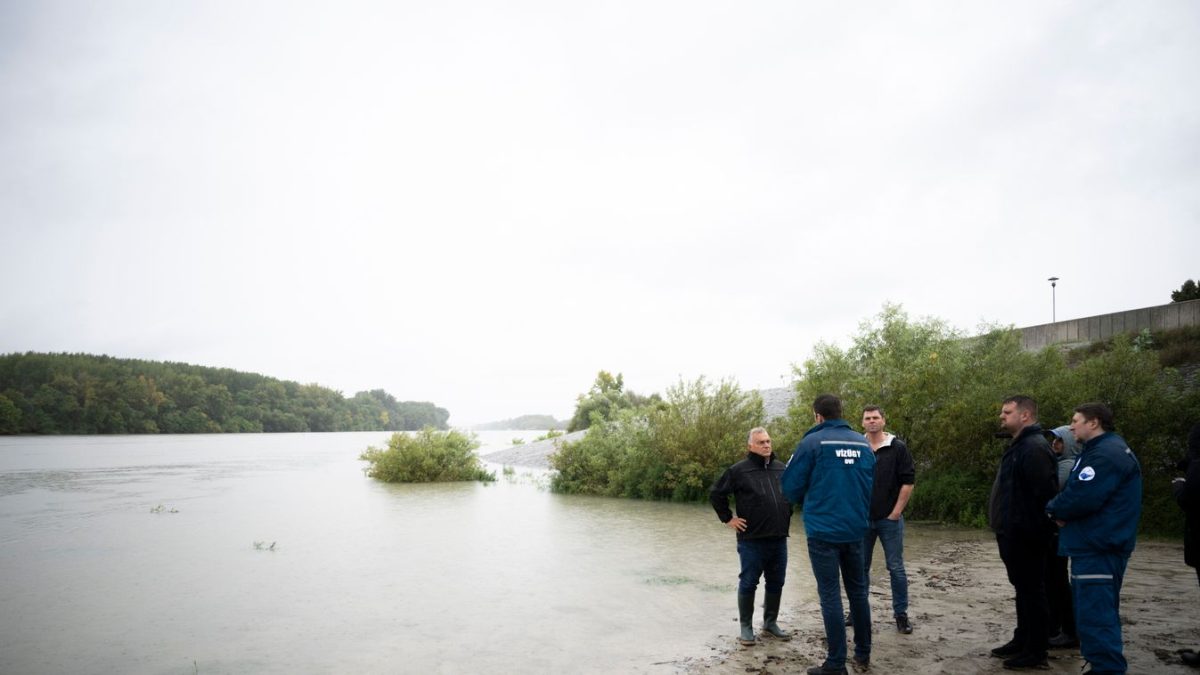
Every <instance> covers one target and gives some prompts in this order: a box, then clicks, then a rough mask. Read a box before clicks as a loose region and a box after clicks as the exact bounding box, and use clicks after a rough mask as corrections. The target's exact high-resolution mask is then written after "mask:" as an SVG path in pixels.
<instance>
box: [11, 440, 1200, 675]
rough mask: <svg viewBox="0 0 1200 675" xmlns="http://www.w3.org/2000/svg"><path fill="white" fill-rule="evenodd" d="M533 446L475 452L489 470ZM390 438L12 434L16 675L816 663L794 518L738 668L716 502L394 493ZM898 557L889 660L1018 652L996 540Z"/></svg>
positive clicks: (1145, 604) (879, 619)
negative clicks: (372, 474) (764, 625)
mask: <svg viewBox="0 0 1200 675" xmlns="http://www.w3.org/2000/svg"><path fill="white" fill-rule="evenodd" d="M521 433H523V432H489V433H487V434H482V435H481V438H482V440H484V442H485V445H484V448H481V453H486V452H488V451H489V450H495V449H501V448H503V447H506V446H507V445H508V444H509V441H510V440H511V439H512V438H513V437H514V436H519V435H520V434H521ZM527 433H528V436H529V437H530V438H532V437H533V436H535V435H536V434H535V433H534V432H527ZM386 438H387V434H381V433H360V434H284V435H238V436H228V435H227V436H137V437H130V436H126V437H64V438H4V439H0V569H3V570H4V574H3V575H0V606H3V607H4V608H5V611H4V612H3V613H2V615H0V672H2V673H22V674H25V673H32V674H38V673H56V674H58V673H197V672H198V673H246V672H255V673H346V672H354V673H395V672H422V673H429V672H432V673H475V672H495V673H529V672H584V673H614V672H646V673H680V672H701V673H735V672H737V673H743V672H746V670H747V668H751V669H753V670H754V671H756V672H759V671H762V670H763V669H764V668H765V669H766V671H767V672H779V673H784V672H795V671H796V670H803V668H802V667H801V666H802V665H803V666H807V665H811V664H813V663H816V662H817V661H818V660H819V653H820V652H821V650H822V649H823V648H822V647H821V644H820V643H821V640H820V636H821V632H820V626H819V612H818V611H817V609H816V591H815V587H814V586H813V584H812V578H811V573H810V572H809V571H808V561H807V555H806V551H805V548H804V545H803V537H802V536H801V532H802V526H801V524H800V522H799V520H797V521H796V522H795V523H794V525H793V535H794V536H793V539H792V542H791V551H792V554H791V562H790V564H789V567H788V585H787V587H786V589H785V593H784V605H783V619H784V620H785V621H786V623H788V625H789V627H790V628H792V629H795V630H798V632H799V633H800V635H799V636H798V638H797V639H796V640H794V641H793V642H791V643H787V644H786V645H774V646H771V647H756V648H754V649H752V650H740V649H737V648H736V647H735V646H734V643H733V637H734V635H735V632H736V625H737V624H736V609H735V603H734V596H735V584H736V575H737V569H738V563H737V553H736V550H735V548H734V543H733V535H732V533H731V532H730V531H729V530H728V529H727V528H724V527H722V526H721V525H720V524H719V523H718V522H717V520H716V518H715V516H714V515H713V513H712V510H711V509H710V508H709V507H707V506H705V505H697V504H664V503H652V502H637V501H629V500H616V499H601V498H589V497H577V496H565V495H554V494H550V493H549V492H548V491H546V489H545V477H544V474H542V473H539V472H532V471H527V470H523V469H516V470H515V471H512V472H510V473H509V474H505V473H504V472H502V471H498V474H499V475H498V477H499V478H500V480H498V481H497V482H496V483H495V484H491V485H484V484H476V483H459V484H443V485H387V484H382V483H379V482H377V481H373V480H371V479H368V478H366V477H365V476H364V475H363V473H362V468H363V463H362V462H359V461H358V460H357V457H358V454H359V453H360V452H361V451H362V450H363V449H365V448H366V446H367V445H372V444H374V445H381V444H382V443H383V442H384V441H385V440H386ZM906 544H907V547H908V555H907V559H908V560H909V574H910V577H911V578H912V587H913V591H912V595H913V599H912V605H913V608H912V612H913V618H914V622H915V623H916V625H917V629H916V632H914V633H913V635H911V636H898V635H896V634H895V632H894V630H889V625H888V624H887V623H885V622H884V617H885V614H884V607H885V599H886V592H887V589H886V574H885V573H883V572H882V568H880V570H879V571H878V572H877V574H876V576H875V582H876V583H875V588H874V589H873V591H874V593H873V596H872V603H873V606H874V607H875V611H876V628H877V629H878V636H877V640H876V642H877V649H876V660H877V661H876V662H877V663H879V664H881V666H883V667H884V668H887V670H888V671H894V672H946V673H952V672H953V673H963V672H998V669H999V663H998V662H996V660H995V659H991V660H990V661H989V659H987V657H986V656H982V654H985V653H986V649H987V648H990V647H991V646H995V645H996V644H999V643H1000V642H1003V641H1004V640H1005V639H1007V636H1004V635H1002V633H1003V632H1004V631H1006V630H1008V628H1009V627H1010V626H1011V615H1012V605H1011V601H1010V598H1011V590H1010V589H1009V588H1008V587H1007V584H1006V582H1004V579H1003V569H1002V567H1001V566H1000V563H999V559H998V557H997V556H996V555H995V552H994V545H993V544H992V543H991V540H990V539H989V538H988V536H987V534H986V533H981V532H975V531H970V530H961V529H948V528H941V527H936V526H922V525H918V524H913V525H911V526H910V528H909V530H908V538H907V541H906ZM1177 549H1178V545H1143V546H1142V547H1139V550H1138V553H1137V554H1135V556H1134V560H1133V563H1132V564H1131V566H1130V573H1129V576H1128V581H1127V584H1126V594H1125V596H1124V598H1125V604H1124V605H1123V607H1122V613H1123V615H1125V616H1127V617H1128V618H1129V620H1130V622H1131V625H1130V627H1129V629H1128V630H1129V633H1130V635H1131V636H1132V638H1133V640H1134V642H1135V644H1134V649H1132V650H1131V652H1132V653H1131V656H1130V659H1131V664H1134V665H1136V666H1138V667H1139V668H1148V667H1151V666H1152V667H1153V668H1151V670H1150V672H1173V671H1171V670H1169V669H1168V670H1163V669H1160V668H1159V665H1160V664H1165V662H1161V661H1155V660H1154V659H1155V656H1154V654H1155V652H1154V651H1153V650H1154V649H1155V648H1162V649H1168V648H1174V647H1175V646H1193V647H1195V646H1200V634H1197V628H1196V627H1197V623H1198V622H1197V621H1196V612H1197V610H1196V604H1197V603H1196V602H1195V601H1196V599H1197V594H1198V593H1200V590H1198V589H1197V588H1196V578H1195V575H1194V573H1193V571H1192V570H1191V569H1190V568H1185V567H1183V566H1182V560H1181V556H1180V555H1179V553H1178V550H1177ZM879 557H880V556H877V558H879ZM879 564H880V565H881V564H882V561H879ZM881 594H883V595H881ZM1147 654H1148V655H1149V656H1147ZM889 664H890V665H889ZM1077 665H1078V663H1077V662H1075V663H1074V667H1077ZM1063 667H1064V668H1065V662H1064V665H1063ZM1163 667H1166V668H1169V666H1165V665H1164V666H1163ZM939 668H940V671H939V670H938V669H939ZM973 668H974V669H975V670H972V669H973ZM1179 668H1182V666H1179ZM1062 672H1074V671H1068V670H1063V671H1062ZM1135 672H1148V671H1147V670H1138V671H1135ZM1179 672H1188V671H1185V670H1180V671H1179Z"/></svg>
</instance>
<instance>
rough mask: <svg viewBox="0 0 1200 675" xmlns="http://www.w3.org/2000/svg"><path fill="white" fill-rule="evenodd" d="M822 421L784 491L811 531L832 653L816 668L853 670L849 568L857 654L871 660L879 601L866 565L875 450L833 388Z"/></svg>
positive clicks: (818, 406) (816, 407)
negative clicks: (846, 606)
mask: <svg viewBox="0 0 1200 675" xmlns="http://www.w3.org/2000/svg"><path fill="white" fill-rule="evenodd" d="M813 413H814V414H815V416H816V421H817V425H816V426H814V427H813V428H811V429H809V430H808V432H807V433H805V434H804V438H803V439H802V440H801V441H800V445H798V446H797V447H796V451H795V452H794V453H792V458H791V459H790V460H788V464H787V468H786V469H785V470H784V472H783V494H784V496H786V497H787V499H788V501H790V502H791V503H793V504H800V505H802V508H803V510H804V533H805V535H806V536H807V538H808V558H809V560H810V561H811V562H812V569H813V577H814V578H815V579H816V580H817V594H818V595H819V596H820V599H821V618H822V619H823V620H824V622H825V639H826V641H827V642H828V643H829V653H828V655H827V656H826V658H825V662H824V663H822V664H821V665H819V666H814V667H812V668H809V669H808V673H809V675H836V674H838V673H843V674H844V673H846V626H845V625H844V624H843V622H842V592H841V585H840V584H839V583H838V572H839V570H840V571H841V573H842V575H843V581H845V584H846V596H847V597H848V598H850V613H851V614H852V615H853V618H854V662H855V663H856V664H858V665H859V666H863V667H865V666H868V664H870V662H871V609H870V606H869V605H868V604H867V583H866V574H865V571H864V569H863V538H864V537H865V536H866V534H867V528H868V527H869V526H870V523H869V521H868V508H869V506H870V503H871V487H872V484H873V481H874V475H875V453H873V452H871V445H870V444H869V443H867V439H866V437H864V436H863V435H862V434H860V433H857V432H855V431H853V430H852V429H851V428H850V424H849V423H847V422H846V420H844V419H842V402H841V400H840V399H838V397H836V396H833V395H831V394H822V395H820V396H818V397H817V399H816V400H815V401H813Z"/></svg>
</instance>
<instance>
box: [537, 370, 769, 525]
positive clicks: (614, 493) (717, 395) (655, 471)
mask: <svg viewBox="0 0 1200 675" xmlns="http://www.w3.org/2000/svg"><path fill="white" fill-rule="evenodd" d="M762 417H763V406H762V398H761V397H760V396H759V395H758V393H757V392H743V391H741V389H739V388H738V386H737V385H736V384H734V383H733V382H729V381H722V382H719V383H716V384H713V383H710V382H708V381H706V380H705V379H704V378H700V379H698V380H696V381H695V382H682V381H681V382H680V383H679V384H677V385H675V386H673V387H671V388H669V389H668V390H667V396H666V399H665V400H664V401H656V402H654V403H652V404H649V405H646V406H642V407H638V408H621V409H616V410H614V411H613V412H612V414H611V416H610V417H608V418H604V417H601V416H595V417H594V418H593V424H592V425H591V426H590V427H589V428H588V433H587V436H584V437H583V438H582V439H581V440H578V441H575V442H573V443H564V444H563V445H562V446H561V447H560V448H559V451H558V452H557V453H555V454H554V455H552V456H551V459H550V461H551V465H552V466H553V467H554V468H555V469H557V470H558V472H557V473H556V474H554V477H553V478H552V479H551V489H552V490H553V491H555V492H566V493H581V494H595V495H605V496H610V497H634V498H639V499H669V500H672V501H701V500H703V499H705V498H707V496H708V488H709V486H711V485H712V483H713V481H715V480H716V479H717V477H718V476H720V475H721V472H722V471H724V470H725V469H726V468H727V467H728V466H729V465H730V464H732V463H734V462H736V461H738V460H739V459H741V458H742V457H743V456H744V455H745V453H746V433H747V432H748V431H749V430H750V429H751V428H752V427H756V426H758V425H759V424H762Z"/></svg>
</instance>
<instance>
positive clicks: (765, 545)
mask: <svg viewBox="0 0 1200 675" xmlns="http://www.w3.org/2000/svg"><path fill="white" fill-rule="evenodd" d="M747 445H748V452H747V453H746V458H745V459H743V460H742V461H740V462H738V463H737V464H734V465H733V466H731V467H729V468H728V469H726V470H725V473H724V474H722V475H721V477H720V478H719V479H717V482H716V483H714V484H713V486H712V490H710V491H709V502H711V503H712V506H713V509H715V510H716V512H717V518H719V519H720V520H721V522H722V523H725V524H726V525H727V526H728V527H729V528H731V529H733V530H734V531H736V532H737V549H738V557H739V558H741V562H742V572H741V574H739V575H738V620H739V621H740V622H741V634H740V635H739V636H738V639H739V640H740V641H741V643H742V644H743V645H747V646H749V645H752V644H754V643H755V637H754V627H753V625H752V619H753V616H754V593H755V591H756V590H757V589H758V579H759V577H762V576H765V577H766V591H767V593H766V598H765V599H764V601H763V637H775V638H779V639H781V640H790V639H792V636H791V634H790V633H786V632H784V631H783V629H781V628H780V627H779V624H777V623H776V619H777V618H778V617H779V601H780V599H781V597H782V595H783V581H784V575H785V574H786V572H787V536H788V526H789V525H790V524H791V517H792V507H791V505H790V504H789V503H788V501H787V499H785V498H784V496H783V492H782V490H780V487H779V477H780V476H781V475H783V469H784V464H783V462H780V461H779V460H777V459H775V454H774V453H773V452H772V451H771V436H770V434H768V433H767V430H766V429H763V428H762V427H755V428H754V429H751V430H750V438H749V441H748V443H747ZM731 495H732V496H733V497H734V500H735V501H736V505H737V515H736V516H735V515H734V514H733V512H732V511H730V510H729V497H730V496H731Z"/></svg>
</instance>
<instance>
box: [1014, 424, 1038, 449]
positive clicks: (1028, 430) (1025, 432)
mask: <svg viewBox="0 0 1200 675" xmlns="http://www.w3.org/2000/svg"><path fill="white" fill-rule="evenodd" d="M1033 434H1037V435H1038V436H1041V435H1042V425H1040V424H1038V423H1037V422H1034V423H1033V424H1030V425H1029V426H1027V427H1025V428H1024V429H1022V430H1021V432H1020V433H1018V434H1017V435H1016V436H1013V439H1012V445H1016V444H1017V441H1020V440H1021V439H1022V438H1025V437H1026V436H1032V435H1033Z"/></svg>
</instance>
